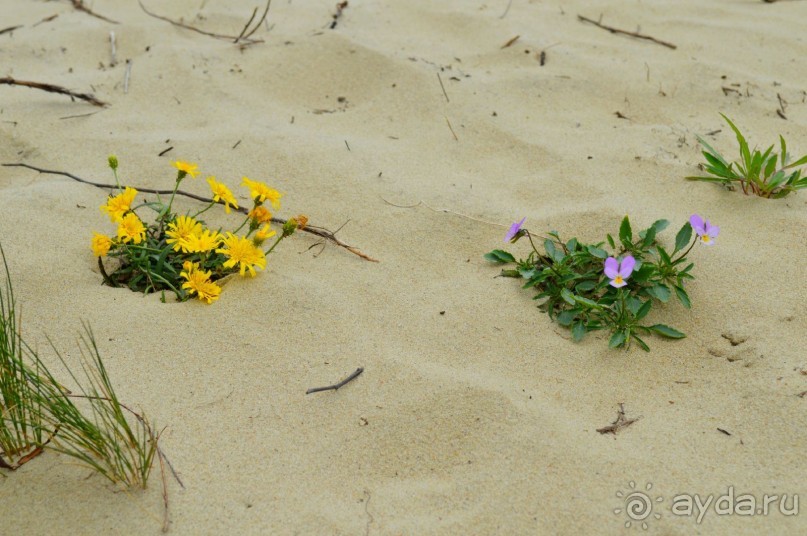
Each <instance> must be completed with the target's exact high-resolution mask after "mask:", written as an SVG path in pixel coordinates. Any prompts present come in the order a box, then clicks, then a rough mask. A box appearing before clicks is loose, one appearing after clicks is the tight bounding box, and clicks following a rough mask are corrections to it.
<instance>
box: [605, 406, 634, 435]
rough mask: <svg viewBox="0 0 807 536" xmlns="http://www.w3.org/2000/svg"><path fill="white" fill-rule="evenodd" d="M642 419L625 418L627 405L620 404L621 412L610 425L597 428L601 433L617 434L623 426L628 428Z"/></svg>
mask: <svg viewBox="0 0 807 536" xmlns="http://www.w3.org/2000/svg"><path fill="white" fill-rule="evenodd" d="M639 419H641V417H636V418H635V419H626V418H625V405H624V404H621V403H620V404H619V413H618V414H617V416H616V420H615V421H614V422H612V423H611V424H609V425H608V426H604V427H602V428H597V431H598V432H599V433H601V434H614V435H616V433H617V432H619V431H620V430H622V429H623V428H627V427H628V426H630V425H631V424H633V423H635V422H636V421H638V420H639Z"/></svg>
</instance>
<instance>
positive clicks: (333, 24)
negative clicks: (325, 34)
mask: <svg viewBox="0 0 807 536" xmlns="http://www.w3.org/2000/svg"><path fill="white" fill-rule="evenodd" d="M346 7H347V0H342V1H341V2H338V3H337V4H336V13H334V14H333V15H331V18H333V21H331V24H330V26H329V28H330V29H331V30H333V29H334V28H336V23H337V22H338V21H339V17H341V16H342V11H344V10H345V8H346Z"/></svg>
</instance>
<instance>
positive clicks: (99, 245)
mask: <svg viewBox="0 0 807 536" xmlns="http://www.w3.org/2000/svg"><path fill="white" fill-rule="evenodd" d="M110 247H112V239H111V238H109V237H108V236H106V235H102V234H100V233H94V234H93V237H92V253H93V255H95V256H96V257H106V254H107V253H109V248H110Z"/></svg>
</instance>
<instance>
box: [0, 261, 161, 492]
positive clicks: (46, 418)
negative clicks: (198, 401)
mask: <svg viewBox="0 0 807 536" xmlns="http://www.w3.org/2000/svg"><path fill="white" fill-rule="evenodd" d="M0 257H2V261H3V268H4V269H5V278H4V285H2V286H0V411H2V415H0V468H4V469H11V470H13V469H17V468H19V467H20V466H21V465H22V464H24V463H26V462H28V461H30V460H31V459H33V458H34V457H36V456H37V455H38V454H40V453H41V452H42V451H43V449H45V448H47V449H50V450H53V451H56V452H60V453H62V454H66V455H68V456H71V457H73V458H75V459H77V460H79V461H80V462H82V463H83V464H85V465H87V466H89V467H90V468H92V469H93V470H95V471H96V472H98V473H99V474H101V475H103V476H104V477H106V478H107V479H109V480H110V481H111V482H114V483H116V484H122V485H123V486H125V487H133V486H139V487H142V488H145V487H146V483H147V482H148V477H149V474H150V472H151V469H152V467H153V462H154V458H155V456H163V455H162V453H161V451H160V449H159V447H158V441H159V433H155V432H154V427H153V425H152V424H150V423H149V422H148V421H147V420H146V419H145V418H144V417H143V416H142V415H141V414H140V413H138V412H136V411H134V410H132V409H130V408H129V407H128V406H126V405H124V404H123V403H121V401H120V400H119V399H118V396H117V394H116V393H115V390H114V389H113V387H112V382H111V380H110V378H109V374H108V373H107V370H106V367H105V366H104V363H103V361H102V359H101V355H100V353H99V351H98V346H97V345H96V343H95V338H94V336H93V334H92V331H91V330H90V327H89V326H88V325H86V324H85V325H84V335H82V336H81V338H80V344H79V347H80V349H81V356H82V357H81V361H80V366H81V369H82V372H83V379H79V377H78V376H77V375H76V374H74V373H73V372H72V370H71V368H70V366H69V365H68V364H67V362H66V361H65V360H64V359H63V358H62V356H61V354H59V352H58V351H57V352H56V354H57V356H58V358H59V359H60V360H61V362H62V364H63V365H64V368H65V369H66V370H67V372H68V374H69V375H70V377H71V378H72V380H73V383H75V385H76V386H77V387H78V392H76V393H73V392H71V391H70V390H68V389H67V388H66V387H65V386H64V384H63V383H62V382H60V381H58V380H57V379H56V377H55V376H54V375H53V374H52V373H51V372H50V370H49V368H48V367H47V366H46V364H45V363H44V362H43V361H42V359H41V358H40V356H39V353H38V352H37V351H36V350H35V349H33V348H32V347H31V346H29V345H28V344H26V343H25V341H24V339H23V338H22V337H21V335H20V326H19V316H18V314H17V304H16V301H15V298H14V293H13V287H12V284H11V278H10V277H9V273H8V265H7V264H6V258H5V255H4V253H3V250H2V247H0ZM54 350H55V348H54Z"/></svg>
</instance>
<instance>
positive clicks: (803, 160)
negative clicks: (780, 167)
mask: <svg viewBox="0 0 807 536" xmlns="http://www.w3.org/2000/svg"><path fill="white" fill-rule="evenodd" d="M804 164H807V155H805V156H802V157H801V158H799V159H798V160H796V161H795V162H793V163H792V164H788V165H787V166H785V168H793V167H799V166H802V165H804Z"/></svg>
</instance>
